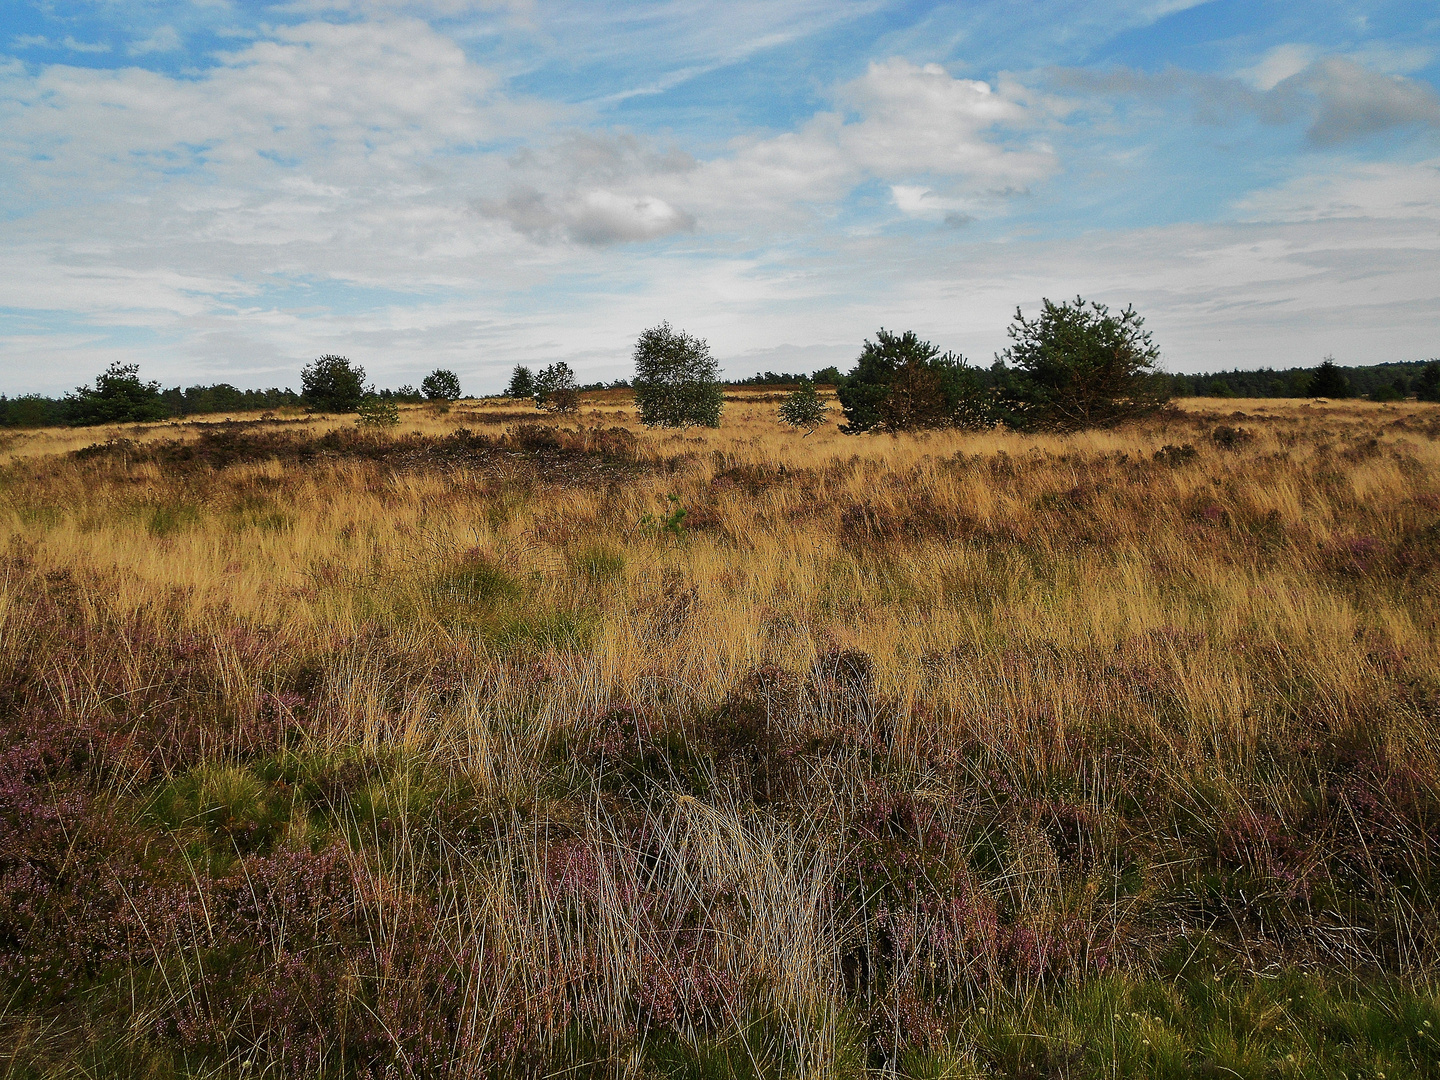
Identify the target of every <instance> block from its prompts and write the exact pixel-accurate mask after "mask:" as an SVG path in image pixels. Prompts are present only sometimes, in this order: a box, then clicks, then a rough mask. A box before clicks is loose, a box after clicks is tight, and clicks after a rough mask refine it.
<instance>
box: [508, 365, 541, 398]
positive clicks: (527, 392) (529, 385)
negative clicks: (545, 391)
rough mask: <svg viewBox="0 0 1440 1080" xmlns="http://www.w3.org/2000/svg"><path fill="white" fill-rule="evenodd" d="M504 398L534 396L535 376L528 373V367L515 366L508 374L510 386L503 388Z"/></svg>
mask: <svg viewBox="0 0 1440 1080" xmlns="http://www.w3.org/2000/svg"><path fill="white" fill-rule="evenodd" d="M505 396H506V397H512V398H528V397H534V396H535V376H534V375H532V374H531V373H530V369H529V368H528V367H524V366H523V365H520V364H516V365H515V370H514V371H513V372H511V374H510V385H509V386H507V387H506V388H505Z"/></svg>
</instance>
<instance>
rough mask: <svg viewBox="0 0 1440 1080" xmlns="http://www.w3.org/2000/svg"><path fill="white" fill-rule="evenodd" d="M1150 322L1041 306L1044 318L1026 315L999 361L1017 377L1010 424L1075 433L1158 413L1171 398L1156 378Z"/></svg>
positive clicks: (1094, 306)
mask: <svg viewBox="0 0 1440 1080" xmlns="http://www.w3.org/2000/svg"><path fill="white" fill-rule="evenodd" d="M1144 323H1145V320H1144V319H1142V318H1141V317H1140V316H1139V315H1138V314H1136V312H1135V309H1134V308H1130V307H1127V308H1126V309H1125V310H1124V311H1122V312H1121V313H1120V314H1118V315H1113V314H1111V313H1110V309H1109V308H1107V307H1106V306H1105V305H1104V304H1098V303H1089V304H1087V303H1086V302H1085V301H1084V300H1082V299H1081V298H1080V297H1078V296H1077V297H1076V298H1075V302H1074V303H1073V304H1072V303H1069V302H1068V301H1067V302H1064V303H1060V304H1055V303H1052V302H1051V301H1050V300H1049V299H1046V300H1044V301H1043V307H1042V309H1041V312H1040V315H1039V317H1037V318H1035V319H1033V320H1032V319H1026V318H1025V315H1024V313H1023V312H1021V311H1020V309H1018V308H1017V309H1016V310H1015V321H1014V323H1013V324H1012V325H1011V326H1010V327H1009V331H1008V332H1009V334H1010V338H1011V341H1012V342H1013V344H1011V346H1010V347H1009V348H1008V349H1006V350H1005V351H1004V352H1003V353H1001V354H1000V356H999V357H997V360H999V361H1000V363H1001V364H1013V365H1014V367H1015V368H1016V370H1017V374H1018V376H1019V378H1018V379H1016V380H1015V381H1014V382H1013V383H1012V385H1011V387H1010V388H1009V391H1008V395H1007V396H1008V397H1009V399H1010V400H1009V405H1010V412H1009V415H1007V416H1006V422H1007V423H1009V424H1011V425H1012V426H1015V427H1026V428H1049V429H1054V430H1060V431H1073V430H1077V429H1080V428H1086V427H1096V426H1107V425H1113V424H1118V423H1122V422H1124V421H1126V420H1132V419H1135V418H1137V417H1140V416H1144V415H1146V414H1147V413H1151V412H1154V411H1155V410H1156V409H1158V408H1160V407H1161V406H1162V405H1163V404H1164V403H1165V402H1166V401H1167V400H1168V399H1169V388H1168V385H1166V384H1165V383H1164V382H1162V381H1161V380H1158V379H1156V378H1155V375H1156V374H1157V372H1156V369H1155V364H1156V361H1158V360H1159V358H1160V350H1159V349H1157V348H1156V347H1155V344H1154V342H1153V341H1152V340H1151V338H1150V334H1149V332H1147V331H1146V330H1144V329H1143V326H1144Z"/></svg>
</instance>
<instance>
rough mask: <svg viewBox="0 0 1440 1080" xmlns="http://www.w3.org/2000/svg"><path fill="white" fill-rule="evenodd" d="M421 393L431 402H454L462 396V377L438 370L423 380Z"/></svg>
mask: <svg viewBox="0 0 1440 1080" xmlns="http://www.w3.org/2000/svg"><path fill="white" fill-rule="evenodd" d="M420 392H421V393H422V394H424V395H425V396H426V398H428V399H429V400H431V401H454V400H455V399H456V398H458V397H459V396H460V376H459V375H456V374H455V372H453V371H446V370H445V369H444V368H436V369H435V370H434V371H432V372H431V373H430V374H429V375H426V376H425V378H424V379H422V380H421V382H420Z"/></svg>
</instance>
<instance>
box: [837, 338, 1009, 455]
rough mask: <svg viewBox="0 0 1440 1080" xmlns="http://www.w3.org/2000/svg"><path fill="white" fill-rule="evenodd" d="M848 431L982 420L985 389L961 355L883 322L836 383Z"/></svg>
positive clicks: (906, 428)
mask: <svg viewBox="0 0 1440 1080" xmlns="http://www.w3.org/2000/svg"><path fill="white" fill-rule="evenodd" d="M836 394H837V395H838V396H839V398H840V407H841V408H842V409H844V411H845V426H844V427H843V428H842V429H841V430H842V431H845V432H846V433H847V434H855V433H857V432H863V431H874V430H876V429H879V430H882V431H912V430H918V429H923V428H939V427H950V426H963V427H969V426H972V425H974V424H977V423H979V424H984V423H987V422H988V420H987V417H988V410H987V409H986V408H985V405H984V402H985V399H986V389H985V387H983V386H982V384H981V381H980V379H979V378H978V375H977V373H976V372H975V371H974V370H973V369H972V368H970V367H969V366H968V365H967V364H966V362H965V358H964V357H962V356H957V355H955V354H954V353H943V354H942V353H941V352H940V349H939V348H938V347H937V346H935V345H932V344H931V343H930V342H928V341H921V340H920V338H919V337H918V336H917V335H916V334H915V332H914V331H913V330H906V331H905V332H904V333H902V334H892V333H890V332H889V331H888V330H885V329H884V328H883V327H882V328H881V329H880V330H879V331H878V332H877V333H876V335H875V340H874V341H873V342H872V341H869V340H867V341H866V342H865V344H864V346H863V347H862V348H861V350H860V356H859V358H858V359H857V361H856V363H855V368H854V370H853V371H851V372H850V374H849V375H848V376H846V377H845V379H844V380H843V381H842V382H841V383H840V384H839V385H838V386H837V387H836Z"/></svg>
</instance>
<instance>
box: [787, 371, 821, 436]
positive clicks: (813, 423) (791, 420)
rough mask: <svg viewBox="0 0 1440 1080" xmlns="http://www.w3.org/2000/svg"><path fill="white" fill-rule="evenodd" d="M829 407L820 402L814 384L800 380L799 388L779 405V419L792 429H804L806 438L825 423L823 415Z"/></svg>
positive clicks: (807, 380) (806, 380)
mask: <svg viewBox="0 0 1440 1080" xmlns="http://www.w3.org/2000/svg"><path fill="white" fill-rule="evenodd" d="M829 411H830V406H829V405H827V404H825V402H823V401H821V400H820V395H819V394H817V393H816V392H815V384H814V383H813V382H812V381H810V380H809V379H801V380H800V386H799V387H798V388H797V389H795V390H793V391H791V392H790V394H789V395H788V396H787V397H786V398H785V400H784V401H783V402H782V403H781V405H780V419H781V420H782V421H783V422H784V423H787V424H789V425H790V426H791V427H793V428H804V429H805V435H806V437H808V436H809V435H810V434H811V433H812V432H814V430H815V429H816V428H818V427H819V426H820V425H821V424H823V423H825V414H826V413H828V412H829Z"/></svg>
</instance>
